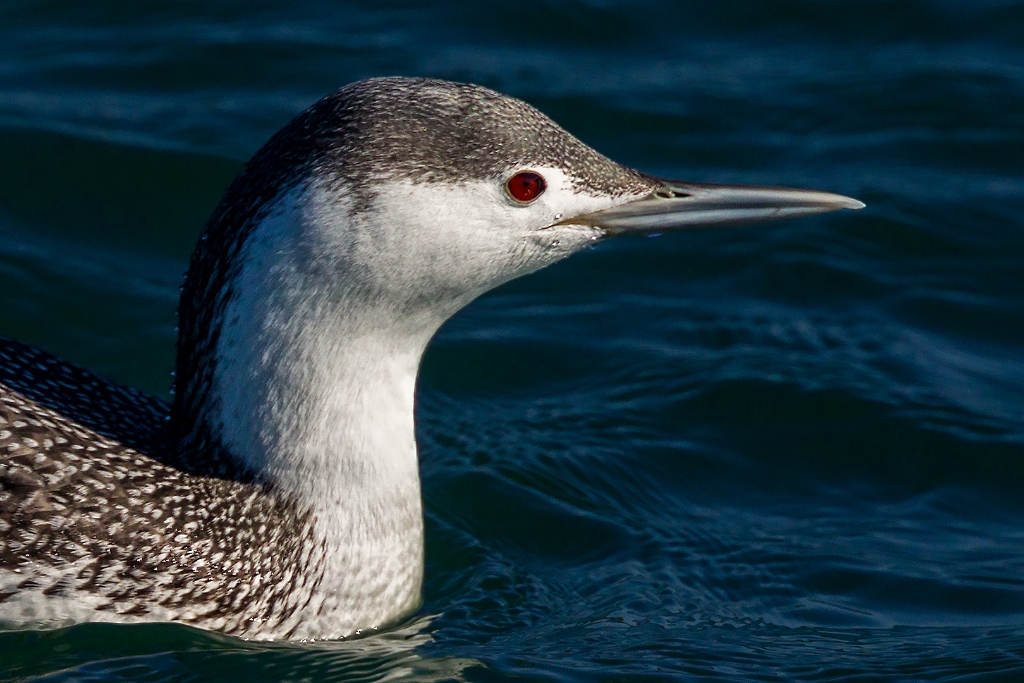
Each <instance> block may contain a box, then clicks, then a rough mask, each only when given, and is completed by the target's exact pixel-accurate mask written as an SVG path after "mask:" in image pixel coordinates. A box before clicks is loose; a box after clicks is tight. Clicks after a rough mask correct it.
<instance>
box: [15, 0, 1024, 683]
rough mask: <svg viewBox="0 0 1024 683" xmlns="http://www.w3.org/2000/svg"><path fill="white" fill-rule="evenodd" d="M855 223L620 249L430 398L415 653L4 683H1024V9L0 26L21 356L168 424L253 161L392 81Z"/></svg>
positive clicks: (239, 15)
mask: <svg viewBox="0 0 1024 683" xmlns="http://www.w3.org/2000/svg"><path fill="white" fill-rule="evenodd" d="M384 74H403V75H429V76H436V77H442V78H450V79H457V80H468V81H473V82H477V83H481V84H484V85H487V86H491V87H494V88H497V89H499V90H502V91H504V92H506V93H509V94H512V95H516V96H518V97H521V98H524V99H526V100H527V101H529V102H531V103H533V104H534V105H536V106H537V107H539V108H541V109H542V110H543V111H545V112H547V113H548V114H550V115H551V116H553V117H554V118H555V119H556V120H557V121H559V122H560V123H561V124H563V125H564V126H565V127H566V128H568V129H569V130H570V131H572V132H573V133H575V134H577V135H578V136H580V137H581V138H582V139H584V140H585V141H586V142H588V143H590V144H591V145H593V146H595V147H596V148H598V149H599V150H601V151H603V152H605V153H606V154H608V155H610V156H612V157H613V158H615V159H617V160H618V161H622V162H624V163H628V164H631V165H634V166H636V167H638V168H640V169H642V170H644V171H647V172H650V173H656V174H659V175H665V176H670V177H679V178H686V179H691V180H703V181H728V182H741V183H755V184H778V185H796V186H809V187H814V188H817V189H824V190H831V191H835V192H841V193H843V194H848V195H851V196H854V197H857V198H859V199H861V200H863V201H865V202H866V203H867V204H868V208H867V209H866V210H864V211H861V212H858V213H851V212H844V213H841V214H830V215H827V216H821V217H816V218H811V219H804V220H800V221H794V222H789V223H780V224H773V225H768V226H763V227H751V228H743V229H730V230H719V231H705V232H689V233H685V234H675V235H671V236H666V237H662V238H659V239H656V240H650V239H633V240H623V241H619V242H609V243H605V244H602V245H600V246H599V247H598V248H597V249H596V250H594V251H591V252H586V253H584V254H581V255H578V256H576V257H574V258H572V259H570V260H569V261H567V262H565V263H562V264H560V265H558V266H556V267H553V268H551V269H548V270H546V271H544V272H541V273H539V274H537V275H534V276H531V277H529V278H526V279H524V280H521V281H517V282H513V283H511V284H509V285H507V286H505V287H503V288H501V289H499V290H498V291H495V292H493V293H491V294H489V295H487V296H485V297H484V298H483V299H481V300H479V301H477V302H476V303H474V304H473V305H472V306H470V307H469V308H468V309H467V310H465V311H463V312H462V313H460V314H459V315H458V316H457V317H456V318H455V319H453V320H452V321H451V322H450V323H449V324H448V325H446V326H445V328H444V329H443V330H442V331H441V333H440V334H439V336H438V337H437V339H436V340H435V341H434V343H433V344H432V346H431V348H430V350H429V351H428V353H427V356H426V358H425V360H424V365H423V370H422V377H421V383H420V389H419V405H418V423H419V439H420V445H421V451H422V473H423V479H424V497H425V501H426V511H427V523H428V538H427V552H428V567H427V570H428V578H427V582H426V586H425V606H424V608H423V610H422V611H421V613H420V614H419V615H417V617H416V618H415V620H414V621H412V622H410V624H408V625H407V627H406V628H405V629H404V630H402V631H398V632H396V633H392V634H389V635H386V636H382V637H380V636H379V637H373V638H368V639H364V640H360V641H355V642H344V643H324V644H316V645H308V644H307V645H302V644H254V643H247V642H244V641H239V640H235V639H232V638H228V637H223V636H219V635H215V634H209V633H205V632H202V631H197V630H193V629H189V628H186V627H180V626H170V625H147V626H103V625H85V626H79V627H75V628H70V629H66V630H61V631H54V632H13V633H12V632H8V633H2V634H0V680H4V681H8V680H10V681H15V680H18V681H20V680H29V679H31V680H37V679H45V680H97V681H120V680H133V681H134V680H143V681H165V680H166V681H171V680H174V681H177V680H189V681H192V680H203V681H206V680H209V681H234V680H237V681H243V680H244V681H246V682H247V683H255V682H256V681H280V680H289V681H292V680H311V681H334V680H346V681H347V680H353V681H382V680H385V679H392V678H403V679H405V680H416V681H420V680H422V681H436V680H448V679H461V680H466V681H471V682H480V683H492V682H497V681H504V680H508V681H512V680H538V681H557V682H559V683H563V682H564V683H569V682H576V681H581V682H582V681H588V682H591V681H592V682H600V683H605V682H609V683H610V682H612V681H626V680H630V681H648V680H664V679H673V680H683V681H696V680H729V681H783V680H785V681H878V680H907V681H918V680H924V681H1004V680H1005V681H1014V680H1024V495H1022V493H1021V492H1022V489H1024V3H1021V2H1011V1H1000V0H976V1H974V2H971V3H954V2H946V1H942V0H931V1H928V0H918V1H914V0H819V1H817V2H812V1H810V0H769V1H764V2H753V1H747V2H735V3H715V4H711V3H701V4H698V3H672V2H655V1H650V2H631V3H627V2H615V1H612V0H603V1H602V0H592V1H591V2H571V1H568V0H564V1H554V0H551V1H549V2H533V3H478V2H448V3H434V4H430V3H411V2H409V3H374V4H373V5H372V6H371V5H367V6H358V5H347V4H344V3H331V2H326V1H325V0H312V1H307V2H303V3H294V4H293V3H286V2H280V1H278V2H264V1H260V0H255V1H254V0H250V1H248V2H233V1H229V0H211V1H210V2H206V3H184V2H170V1H164V2H153V3H115V2H99V1H97V2H67V1H43V0H6V1H5V2H3V3H2V4H0V333H2V334H6V335H9V336H13V337H16V338H19V339H21V340H23V341H27V342H31V343H34V344H37V345H39V346H42V347H44V348H46V349H48V350H51V351H54V352H56V353H59V354H61V355H63V356H65V357H67V358H69V359H71V360H73V361H75V362H78V363H81V364H83V365H85V366H87V367H89V368H91V369H94V370H96V371H99V372H101V373H104V374H106V375H108V376H110V377H112V378H115V379H117V380H119V381H122V382H125V383H128V384H131V385H135V386H139V387H142V388H144V389H147V390H149V391H152V392H155V393H161V394H163V393H165V391H166V388H167V386H168V384H169V378H168V373H169V371H170V369H171V365H172V358H173V345H174V337H173V326H174V307H175V300H176V296H177V286H178V283H179V280H180V275H181V273H182V272H183V270H184V268H185V264H186V259H187V256H188V254H189V252H190V250H191V248H192V246H193V244H194V242H195V240H196V237H197V235H198V233H199V230H200V228H201V227H202V224H203V221H204V220H205V218H206V216H207V214H208V213H209V211H210V210H211V209H212V207H213V205H214V204H215V203H216V201H217V199H218V198H219V195H220V193H221V192H222V191H223V189H224V188H225V187H226V185H227V183H228V182H230V180H231V178H232V177H233V175H234V173H236V172H237V170H238V169H239V168H240V165H241V163H242V162H243V161H244V160H245V159H247V158H248V156H249V155H250V154H251V153H252V152H253V151H255V150H256V148H257V147H258V146H259V145H260V144H261V143H262V142H263V141H264V140H265V139H266V138H267V137H268V136H269V135H270V134H271V133H272V132H273V131H274V130H276V129H277V128H278V127H279V126H281V125H282V124H283V123H284V122H285V121H287V120H288V119H289V118H290V117H291V116H293V115H294V114H296V113H297V112H298V111H300V110H301V109H303V108H304V107H305V106H307V105H309V104H310V103H312V102H313V101H314V100H316V99H317V98H319V97H320V96H322V95H323V94H325V93H327V92H329V91H331V90H333V89H335V88H337V87H338V86H340V85H342V84H344V83H347V82H349V81H352V80H355V79H358V78H362V77H366V76H374V75H384Z"/></svg>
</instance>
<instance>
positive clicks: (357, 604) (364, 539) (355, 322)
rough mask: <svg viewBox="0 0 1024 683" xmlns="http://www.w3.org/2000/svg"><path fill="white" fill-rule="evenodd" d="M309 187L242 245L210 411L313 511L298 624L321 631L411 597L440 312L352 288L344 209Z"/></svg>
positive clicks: (371, 618)
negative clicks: (431, 355)
mask: <svg viewBox="0 0 1024 683" xmlns="http://www.w3.org/2000/svg"><path fill="white" fill-rule="evenodd" d="M316 197H317V194H316V193H312V194H311V193H309V192H294V193H292V195H290V196H288V197H285V198H284V199H283V200H282V201H281V202H280V203H279V204H278V206H277V208H276V210H275V211H274V212H273V213H272V214H271V215H270V216H268V217H267V218H266V219H265V220H264V221H263V222H262V223H261V224H260V225H259V226H258V227H257V228H255V230H254V232H253V233H252V234H251V235H250V236H249V238H248V239H247V241H246V244H245V246H244V247H243V250H242V254H241V258H242V262H241V263H242V266H241V269H240V272H239V275H238V277H237V279H236V280H235V282H234V283H232V291H233V295H232V296H231V297H230V298H229V300H228V302H227V305H226V307H225V311H224V319H223V327H222V329H221V335H220V338H219V341H218V346H217V363H216V371H215V376H214V384H215V396H216V397H217V400H216V401H215V402H214V403H213V405H212V407H211V412H213V413H214V414H213V415H209V416H208V419H210V421H211V423H212V424H213V425H214V426H215V428H216V429H218V430H219V432H220V436H221V438H222V440H223V443H224V444H225V446H226V447H228V448H229V449H230V450H231V452H232V453H233V455H235V457H238V458H240V459H242V460H243V461H244V462H245V464H247V465H248V466H249V467H250V468H251V469H252V470H253V471H255V472H257V473H259V476H260V477H261V478H262V479H263V480H264V481H266V482H268V483H270V484H272V485H273V486H274V488H275V490H277V491H279V492H281V493H282V494H283V495H286V496H289V497H290V498H291V499H292V500H294V501H295V502H297V503H299V504H300V505H307V506H308V509H309V510H310V511H311V512H312V514H313V517H314V526H315V528H314V533H315V536H316V538H317V540H318V542H320V543H323V544H324V545H323V547H324V549H325V550H324V554H325V556H324V558H323V563H324V567H323V568H322V569H323V570H324V571H325V572H326V573H325V577H324V581H323V582H322V589H321V591H322V594H321V595H318V596H315V597H316V598H317V599H316V600H314V601H313V604H314V605H315V606H316V607H317V609H316V610H315V612H316V615H315V618H312V619H311V618H310V617H311V616H312V615H305V617H304V620H303V622H302V631H306V630H308V631H309V632H310V633H313V634H315V635H316V636H317V637H323V636H324V635H325V634H337V635H345V632H346V631H347V632H349V633H350V632H351V631H353V630H355V629H357V628H367V627H370V626H379V625H382V624H383V623H384V622H387V621H389V620H392V619H394V618H397V617H399V616H401V615H403V614H405V613H407V612H409V611H410V610H411V609H413V608H415V606H416V605H417V604H418V602H419V595H420V585H421V582H422V574H423V520H422V504H421V496H420V484H419V468H418V460H417V456H416V442H415V429H414V424H413V399H414V392H415V383H416V374H417V370H418V366H419V362H420V358H421V356H422V354H423V351H424V349H425V348H426V345H427V343H428V342H429V340H430V337H431V336H432V335H433V333H434V332H435V331H436V329H437V327H439V326H440V324H441V322H443V317H440V316H433V315H426V316H417V315H410V314H408V312H405V313H403V312H400V311H395V310H389V309H388V303H387V300H386V298H382V297H379V296H375V295H373V294H372V293H368V292H361V291H359V288H360V287H362V286H363V285H362V284H359V278H358V277H354V276H353V277H345V276H344V271H345V269H347V268H351V267H353V266H352V264H351V263H345V259H344V257H342V258H339V254H344V253H345V250H344V248H339V245H338V244H327V242H331V241H336V240H338V239H347V238H350V235H348V234H346V231H345V230H344V229H343V227H344V226H342V227H339V225H338V224H337V222H338V221H343V220H348V213H347V211H345V210H344V208H345V207H344V206H339V205H338V200H337V198H332V200H331V206H330V207H322V206H319V204H318V202H317V200H316ZM328 208H329V209H330V210H329V211H328V210H327V209H328ZM339 271H340V273H339ZM371 301H372V302H374V303H373V304H370V303H368V302H371ZM313 611H314V610H312V609H311V610H310V612H313ZM316 622H320V623H316ZM339 629H340V632H339ZM296 635H297V636H301V632H300V633H297V634H296Z"/></svg>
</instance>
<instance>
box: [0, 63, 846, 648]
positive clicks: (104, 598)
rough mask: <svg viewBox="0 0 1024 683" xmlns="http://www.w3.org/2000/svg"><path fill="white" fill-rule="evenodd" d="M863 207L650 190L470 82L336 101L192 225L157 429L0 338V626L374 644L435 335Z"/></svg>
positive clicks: (770, 195) (92, 379) (86, 377)
mask: <svg viewBox="0 0 1024 683" xmlns="http://www.w3.org/2000/svg"><path fill="white" fill-rule="evenodd" d="M863 206H864V205H863V204H862V203H861V202H859V201H857V200H854V199H850V198H848V197H844V196H840V195H836V194H831V193H826V192H817V191H810V190H798V189H786V188H770V187H750V186H737V185H720V184H707V183H695V182H680V181H671V180H664V179H660V178H656V177H653V176H650V175H647V174H644V173H641V172H639V171H636V170H634V169H631V168H628V167H626V166H623V165H621V164H618V163H616V162H614V161H612V160H610V159H609V158H607V157H605V156H603V155H602V154H600V153H598V152H597V151H595V150H593V149H592V148H590V147H588V146H587V145H585V144H584V143H582V142H581V141H579V140H578V139H577V138H575V137H574V136H572V135H571V134H570V133H568V132H567V131H565V130H564V129H562V128H561V127H559V126H558V125H557V124H556V123H554V122H553V121H552V120H551V119H550V118H548V117H547V116H546V115H544V114H543V113H541V112H540V111H538V110H537V109H535V108H534V107H532V106H531V105H529V104H527V103H525V102H524V101H522V100H519V99H516V98H513V97H510V96H507V95H503V94H500V93H498V92H496V91H493V90H490V89H487V88H484V87H481V86H477V85H472V84H466V83H454V82H449V81H443V80H437V79H429V78H408V77H381V78H372V79H368V80H362V81H358V82H355V83H351V84H349V85H347V86H345V87H342V88H341V89H340V90H337V91H336V92H334V93H332V94H330V95H328V96H326V97H324V98H323V99H321V100H319V101H317V102H316V103H314V104H313V105H312V106H310V107H309V108H308V109H306V110H305V111H303V112H302V113H300V114H298V115H297V116H296V117H295V118H294V119H293V120H291V121H290V122H289V123H287V124H286V125H285V126H284V127H283V128H282V129H281V130H280V131H278V132H277V133H276V134H274V135H273V136H272V137H271V138H270V139H269V141H267V142H266V143H265V144H264V146H263V147H262V148H261V149H259V151H257V152H256V154H255V155H254V156H253V157H252V158H251V159H250V161H249V162H248V163H247V164H246V165H245V166H244V168H243V170H242V171H241V172H240V173H239V175H238V176H237V177H236V178H235V180H234V181H233V182H232V184H231V185H230V187H229V188H228V189H227V191H226V193H225V195H224V197H223V199H222V200H221V202H220V203H219V205H218V206H217V207H216V209H215V210H214V212H213V214H212V216H211V217H210V219H209V221H208V222H207V224H206V225H205V227H204V229H203V231H202V233H201V235H200V237H199V240H198V244H197V246H196V249H195V251H194V252H193V254H192V256H191V259H190V261H189V265H188V269H187V272H186V275H185V279H184V283H183V285H182V288H181V296H180V302H179V306H178V341H177V356H176V361H175V377H174V382H173V391H174V394H173V399H172V400H171V401H170V403H169V404H168V403H167V402H164V401H163V400H161V399H159V398H156V397H153V396H150V395H147V394H145V393H143V392H141V391H138V390H136V389H133V388H129V387H125V386H122V385H119V384H116V383H114V382H112V381H109V380H107V379H104V378H102V377H99V376H97V375H96V374H93V373H92V372H89V371H88V370H85V369H83V368H80V367H78V366H76V365H73V364H71V363H69V362H66V361H64V360H61V359H60V358H57V357H55V356H53V355H51V354H49V353H47V352H45V351H43V350H40V349H37V348H34V347H31V346H27V345H25V344H22V343H20V342H17V341H15V340H12V339H8V338H0V624H2V625H3V626H4V627H6V628H57V627H63V626H67V625H71V624H76V623H82V622H97V621H98V622H125V623H132V622H147V621H148V622H152V621H160V622H164V621H168V622H178V623H183V624H189V625H192V626H196V627H199V628H204V629H211V630H216V631H222V632H224V633H227V634H232V635H235V636H239V637H242V638H248V639H257V640H319V639H343V638H347V637H351V636H354V635H359V634H366V633H370V632H373V631H375V630H378V629H384V628H387V627H389V626H391V625H394V624H396V623H400V622H401V621H402V620H403V619H405V618H407V617H408V616H409V615H410V614H412V613H414V612H415V611H416V610H417V609H418V608H419V606H420V603H421V586H422V582H423V574H424V533H423V506H422V497H421V492H420V479H419V466H418V456H417V449H416V440H415V433H414V422H413V405H414V393H415V386H416V378H417V372H418V368H419V365H420V360H421V357H422V356H423V353H424V350H425V349H426V346H427V343H428V342H429V341H430V339H431V337H432V336H433V335H434V333H435V332H436V331H437V330H438V328H439V327H440V326H441V324H442V323H444V322H445V321H446V320H447V319H448V318H450V317H451V316H452V315H454V314H455V313H456V312H457V311H459V310H460V309H462V308H463V307H465V306H466V305H467V304H469V303H470V302H471V301H473V300H474V299H475V298H477V297H479V296H480V295H481V294H483V293H485V292H487V291H488V290H491V289H493V288H495V287H497V286H499V285H501V284H502V283H505V282H507V281H509V280H512V279H514V278H518V277H521V276H524V275H527V274H529V273H532V272H534V271H536V270H538V269H540V268H543V267H545V266H548V265H551V264H553V263H556V262H558V261H561V260H562V259H564V258H566V257H568V256H570V255H571V254H573V253H575V252H578V251H581V250H583V249H585V248H586V247H589V246H591V245H593V244H595V243H596V242H599V241H602V240H605V239H608V238H612V237H616V236H619V235H636V234H641V235H643V234H647V235H653V234H659V233H663V232H668V231H672V230H679V229H684V228H691V227H707V226H725V225H732V224H747V223H752V222H758V221H764V220H773V219H779V218H787V217H794V216H802V215H810V214H817V213H822V212H826V211H833V210H837V209H859V208H862V207H863Z"/></svg>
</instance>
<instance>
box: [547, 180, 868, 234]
mask: <svg viewBox="0 0 1024 683" xmlns="http://www.w3.org/2000/svg"><path fill="white" fill-rule="evenodd" d="M658 181H659V182H660V183H662V186H661V187H660V188H658V189H657V190H655V191H654V192H652V193H651V194H650V195H648V196H646V197H643V198H641V199H636V200H633V201H631V202H627V203H625V204H620V205H619V206H614V207H612V208H610V209H604V210H602V211H595V212H593V213H589V214H584V215H582V216H575V217H573V218H570V219H566V220H565V221H563V222H564V223H575V224H580V223H582V224H585V225H593V226H595V227H599V228H603V229H604V231H605V233H606V234H607V235H608V236H609V237H614V236H616V235H626V234H652V233H660V232H667V231H669V230H680V229H682V228H697V227H709V226H724V225H745V224H749V223H758V222H761V221H771V220H779V219H783V218H794V217H796V216H809V215H812V214H816V213H825V212H827V211H836V210H838V209H863V208H864V204H863V203H862V202H859V201H857V200H856V199H851V198H849V197H844V196H842V195H838V194H831V193H829V192H815V191H812V190H796V189H790V188H785V187H751V186H744V185H711V184H705V183H688V182H682V181H675V180H661V179H658Z"/></svg>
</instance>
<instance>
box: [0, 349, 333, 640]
mask: <svg viewBox="0 0 1024 683" xmlns="http://www.w3.org/2000/svg"><path fill="white" fill-rule="evenodd" d="M167 412H168V406H167V405H166V404H165V403H163V402H162V401H160V400H158V399H156V398H153V397H150V396H147V395H146V394H144V393H142V392H139V391H136V390H133V389H129V388H126V387H122V386H119V385H116V384H113V383H111V382H109V381H107V380H104V379H102V378H100V377H97V376H96V375H93V374H92V373H89V372H88V371H86V370H83V369H81V368H78V367H76V366H74V365H72V364H70V363H67V362H65V361H62V360H60V359H58V358H56V357H54V356H52V355H50V354H47V353H45V352H43V351H40V350H38V349H34V348H32V347H28V346H25V345H23V344H20V343H18V342H14V341H11V340H7V339H2V338H0V623H3V624H7V625H14V626H24V625H40V626H59V625H64V624H69V623H74V622H78V621H83V620H85V621H93V620H98V621H134V620H168V619H171V620H179V621H184V622H188V623H194V624H197V625H201V626H205V627H207V628H216V629H220V630H225V631H228V632H233V633H238V634H256V633H258V632H261V631H264V632H265V631H268V630H271V631H280V629H282V628H284V629H285V631H287V623H288V622H289V617H290V616H291V615H292V613H293V612H295V610H296V609H297V608H298V607H300V606H301V605H300V603H301V602H302V601H303V600H305V599H308V595H309V593H310V592H311V590H312V587H313V584H314V583H315V582H316V581H317V580H318V577H317V573H316V572H315V571H310V570H311V569H312V568H313V567H315V566H317V564H318V563H317V562H315V560H314V558H313V556H315V555H316V548H315V547H314V545H315V544H313V543H311V541H310V539H309V538H308V533H307V530H308V524H306V523H305V519H304V515H303V514H302V513H300V512H299V511H298V510H297V509H296V508H295V506H294V505H291V504H289V503H287V502H285V501H282V500H280V499H279V498H277V497H276V496H274V495H273V494H272V493H271V492H269V491H268V490H267V489H266V488H265V487H262V486H260V485H258V484H254V483H251V482H244V481H234V480H230V479H217V478H210V477H201V476H195V475H193V474H190V473H188V472H185V471H182V469H180V468H178V467H175V466H174V465H173V464H171V461H170V460H168V458H167V457H165V455H164V452H165V449H164V445H163V439H164V437H163V425H164V422H165V420H164V417H165V416H166V414H167ZM282 635H283V634H282Z"/></svg>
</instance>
